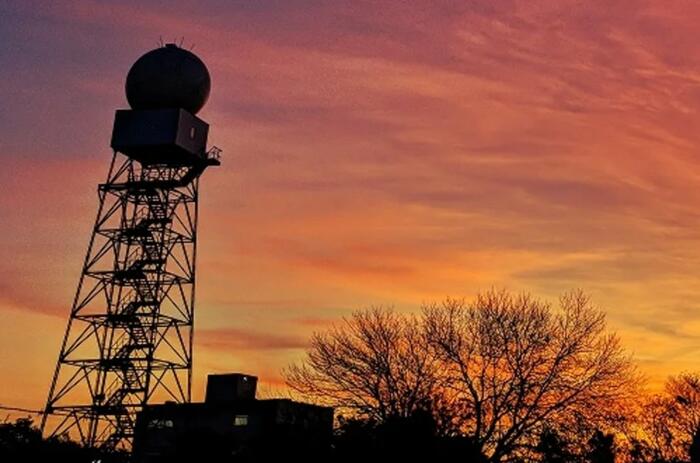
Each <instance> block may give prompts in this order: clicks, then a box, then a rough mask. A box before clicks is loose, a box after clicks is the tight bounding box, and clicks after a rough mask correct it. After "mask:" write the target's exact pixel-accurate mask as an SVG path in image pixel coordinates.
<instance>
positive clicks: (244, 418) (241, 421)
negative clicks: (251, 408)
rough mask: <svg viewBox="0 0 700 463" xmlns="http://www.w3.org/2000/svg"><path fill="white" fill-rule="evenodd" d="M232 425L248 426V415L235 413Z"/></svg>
mask: <svg viewBox="0 0 700 463" xmlns="http://www.w3.org/2000/svg"><path fill="white" fill-rule="evenodd" d="M233 425H234V426H248V415H236V416H235V418H234V419H233Z"/></svg>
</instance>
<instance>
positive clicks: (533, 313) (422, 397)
mask: <svg viewBox="0 0 700 463" xmlns="http://www.w3.org/2000/svg"><path fill="white" fill-rule="evenodd" d="M636 377H637V375H636V372H635V369H634V367H633V365H632V362H631V360H630V358H629V357H628V356H627V355H626V354H625V352H624V351H623V349H622V348H621V346H620V342H619V340H618V338H617V337H616V336H615V335H614V334H610V333H609V332H607V330H606V325H605V317H604V315H603V313H602V312H601V311H599V310H597V309H596V308H595V307H593V306H592V304H591V303H590V300H589V298H588V297H587V296H586V295H584V294H583V293H581V292H572V293H568V294H565V295H564V296H562V297H561V299H560V307H559V308H558V309H554V308H553V307H552V306H551V305H550V304H548V303H546V302H543V301H541V300H539V299H536V298H534V297H532V296H530V295H526V294H520V295H514V294H511V293H508V292H505V291H489V292H486V293H484V294H480V295H478V296H477V297H476V298H475V299H474V301H472V302H471V303H467V302H466V301H464V300H456V299H447V300H445V301H443V302H442V303H436V304H428V305H426V306H425V307H424V308H423V312H422V315H420V316H412V315H399V314H397V313H396V312H393V311H391V310H388V309H376V308H375V309H371V310H368V311H364V312H356V313H355V314H353V316H352V317H351V318H349V319H346V320H345V321H344V322H343V323H342V324H341V325H339V326H336V327H334V328H332V329H331V330H329V331H327V332H324V333H317V334H315V335H314V337H313V339H312V342H311V346H310V348H309V349H308V351H307V356H306V358H305V360H304V361H303V362H302V363H301V364H297V365H293V366H292V367H290V368H289V369H288V370H287V371H286V378H287V381H288V384H289V385H290V386H291V387H292V388H293V389H295V390H296V391H298V392H300V393H302V394H303V395H305V396H306V397H308V398H311V399H315V400H317V401H321V402H324V403H328V404H331V405H333V406H336V407H340V408H341V409H342V410H346V411H348V412H349V413H355V414H356V415H357V416H362V417H368V418H371V419H373V420H377V421H379V422H382V421H387V420H389V419H391V418H392V417H395V416H402V417H408V416H411V415H412V414H413V413H415V412H416V410H419V409H420V408H421V407H424V406H428V407H429V409H430V412H431V413H432V414H433V417H434V420H435V423H436V426H435V433H436V434H437V435H442V436H454V437H466V438H469V439H470V442H472V444H473V445H474V446H476V448H477V450H478V453H481V454H483V455H484V456H486V457H487V458H488V459H489V460H490V461H494V462H495V461H505V460H511V459H514V458H530V457H532V456H533V455H535V454H537V449H538V444H540V445H541V442H540V441H541V437H542V436H543V433H545V432H546V431H547V430H553V429H556V431H557V432H558V433H560V434H567V433H574V432H575V433H579V434H580V433H581V432H582V430H585V432H587V433H588V435H589V436H590V435H591V434H590V433H592V432H593V431H594V430H595V429H609V428H611V427H612V426H614V425H615V423H616V421H617V420H621V419H622V416H621V413H620V411H619V409H618V406H617V405H618V404H619V403H620V402H622V401H625V400H627V399H628V398H629V396H630V392H631V391H632V390H633V388H634V386H635V383H636ZM540 448H541V447H540Z"/></svg>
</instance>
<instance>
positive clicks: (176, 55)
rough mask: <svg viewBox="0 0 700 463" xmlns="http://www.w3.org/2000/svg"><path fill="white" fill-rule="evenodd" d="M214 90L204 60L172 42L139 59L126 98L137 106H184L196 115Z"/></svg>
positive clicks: (127, 86) (132, 104) (127, 81)
mask: <svg viewBox="0 0 700 463" xmlns="http://www.w3.org/2000/svg"><path fill="white" fill-rule="evenodd" d="M210 90H211V78H210V77H209V71H208V70H207V67H206V66H205V65H204V63H203V62H202V60H201V59H199V58H198V57H197V55H195V54H194V53H192V52H190V51H188V50H185V49H182V48H180V47H178V46H177V45H175V44H171V43H169V44H167V45H166V46H164V47H161V48H156V49H155V50H151V51H149V52H148V53H146V54H145V55H143V56H142V57H141V58H139V59H138V60H136V62H135V63H134V65H133V66H131V69H130V70H129V74H128V75H127V76H126V99H127V100H128V101H129V105H130V106H131V107H132V108H133V109H164V108H182V109H185V110H187V111H189V112H191V113H192V114H196V113H197V112H198V111H199V110H200V109H202V107H203V106H204V103H206V102H207V98H208V97H209V91H210Z"/></svg>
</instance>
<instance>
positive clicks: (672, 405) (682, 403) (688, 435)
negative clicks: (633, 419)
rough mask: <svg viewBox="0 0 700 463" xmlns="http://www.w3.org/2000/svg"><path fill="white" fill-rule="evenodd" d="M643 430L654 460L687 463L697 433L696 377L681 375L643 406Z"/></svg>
mask: <svg viewBox="0 0 700 463" xmlns="http://www.w3.org/2000/svg"><path fill="white" fill-rule="evenodd" d="M644 412H645V413H644V417H643V427H644V431H645V434H646V437H647V439H648V441H649V443H650V446H651V447H652V449H653V450H654V453H655V454H656V456H657V458H658V459H663V460H666V461H687V460H689V458H690V453H691V452H690V450H691V446H692V444H693V441H694V439H695V440H697V439H698V437H696V436H697V435H698V433H699V432H700V375H699V374H697V373H682V374H680V375H678V376H672V377H670V378H669V379H668V381H667V382H666V386H665V388H664V391H663V393H662V394H658V395H656V396H654V397H652V398H651V400H649V402H648V403H647V404H646V407H645V410H644Z"/></svg>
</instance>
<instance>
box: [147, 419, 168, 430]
mask: <svg viewBox="0 0 700 463" xmlns="http://www.w3.org/2000/svg"><path fill="white" fill-rule="evenodd" d="M173 426H174V424H173V420H163V419H159V418H155V419H152V420H151V421H150V422H149V423H148V427H149V428H150V429H166V428H172V427H173Z"/></svg>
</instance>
